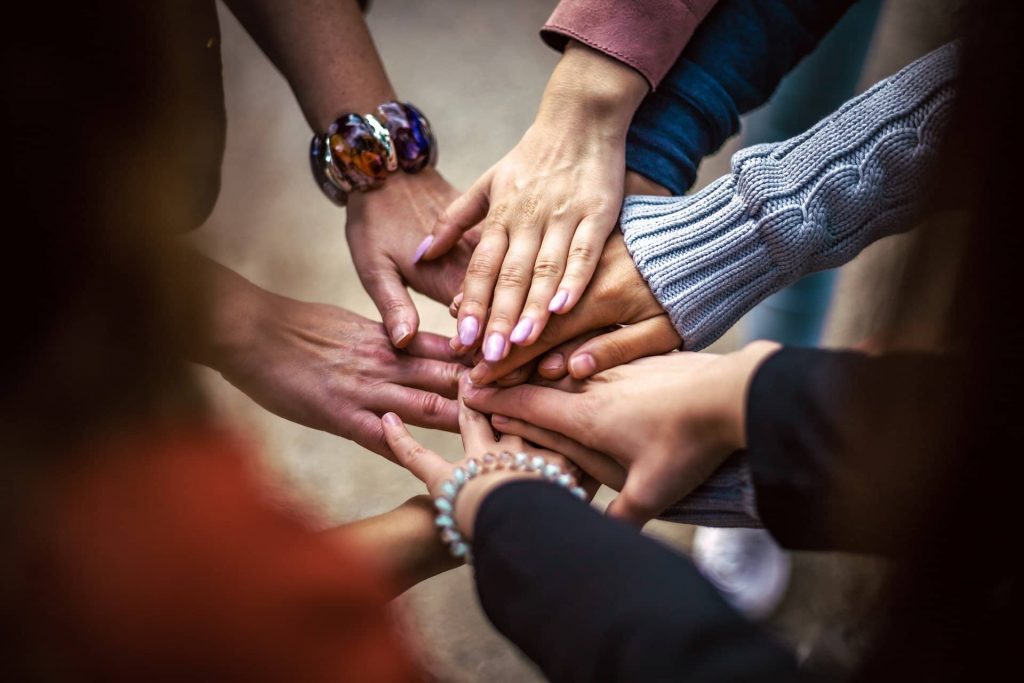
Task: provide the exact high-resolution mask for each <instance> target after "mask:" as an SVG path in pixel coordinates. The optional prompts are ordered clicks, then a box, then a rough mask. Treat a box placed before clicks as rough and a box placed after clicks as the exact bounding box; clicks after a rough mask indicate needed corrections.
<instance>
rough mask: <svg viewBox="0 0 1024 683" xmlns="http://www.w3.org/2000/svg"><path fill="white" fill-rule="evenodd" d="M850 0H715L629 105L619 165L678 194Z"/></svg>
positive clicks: (830, 26)
mask: <svg viewBox="0 0 1024 683" xmlns="http://www.w3.org/2000/svg"><path fill="white" fill-rule="evenodd" d="M851 4H852V0H767V1H766V0H721V1H720V2H719V3H718V4H717V5H716V7H715V9H714V10H713V11H712V12H711V13H710V14H709V15H708V17H707V18H706V19H705V20H704V22H703V23H702V24H701V26H700V28H699V29H698V30H697V32H696V33H695V34H694V37H693V40H692V41H690V44H689V45H687V47H686V49H685V50H684V51H683V53H682V54H681V55H680V57H679V59H678V60H677V61H676V63H675V64H674V65H673V66H672V68H671V70H670V71H669V72H668V74H667V75H666V76H665V78H664V80H663V81H662V83H661V87H659V88H658V90H657V91H655V92H653V93H651V94H650V95H649V96H648V97H647V99H646V100H645V101H644V103H643V104H642V105H641V107H640V108H639V110H638V111H637V115H636V117H635V119H634V120H633V123H632V126H631V127H630V132H629V144H628V147H627V153H626V164H627V166H628V168H629V169H630V170H632V171H635V172H637V173H640V174H642V175H643V176H645V177H646V178H648V179H650V180H652V181H654V182H656V183H658V184H659V185H662V186H664V187H667V188H668V189H669V190H671V191H672V193H673V194H683V193H684V192H685V191H686V190H688V189H689V187H690V185H692V184H693V181H694V179H695V178H696V174H697V167H698V165H699V164H700V161H701V159H703V158H704V157H705V156H707V155H708V154H711V153H712V152H714V151H715V150H717V149H718V148H719V147H720V146H721V145H722V143H723V142H725V140H727V139H728V138H729V137H731V136H732V135H733V134H735V133H736V131H737V130H738V129H739V117H740V115H741V114H745V113H746V112H748V111H751V110H752V109H754V108H756V107H758V106H760V105H761V104H763V103H764V102H766V101H767V100H768V98H769V97H770V96H771V94H772V92H774V90H775V88H776V87H777V86H778V84H779V81H781V80H782V78H783V76H785V75H786V74H787V73H788V72H789V71H790V70H791V69H792V68H793V67H794V66H795V65H796V64H797V62H798V61H799V60H800V59H801V58H803V57H804V56H805V55H806V54H808V53H809V52H810V51H811V50H812V49H813V48H814V47H815V45H817V43H818V41H819V40H820V39H821V38H822V37H823V36H824V35H825V34H826V33H827V32H828V31H829V30H830V29H831V28H832V26H834V25H835V23H836V22H837V21H839V19H840V17H841V16H842V15H843V13H844V12H845V11H846V9H847V8H848V7H849V6H850V5H851Z"/></svg>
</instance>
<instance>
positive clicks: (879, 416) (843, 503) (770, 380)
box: [745, 348, 998, 553]
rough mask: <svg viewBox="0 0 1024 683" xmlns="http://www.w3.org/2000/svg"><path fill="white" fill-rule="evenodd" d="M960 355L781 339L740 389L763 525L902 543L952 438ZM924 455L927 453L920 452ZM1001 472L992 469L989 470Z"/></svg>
mask: <svg viewBox="0 0 1024 683" xmlns="http://www.w3.org/2000/svg"><path fill="white" fill-rule="evenodd" d="M962 370H963V366H962V362H961V361H959V360H957V359H956V358H953V357H949V356H945V357H944V356H938V355H931V354H923V353H916V354H912V353H903V354H892V355H887V356H881V357H877V358H873V357H869V356H866V355H864V354H861V353H853V352H845V351H826V350H822V349H795V348H793V349H783V350H782V351H780V352H778V353H777V354H775V355H773V356H772V357H771V358H769V359H768V360H767V361H765V362H764V364H763V365H761V366H760V368H759V369H758V371H757V372H756V375H755V376H754V379H753V381H752V383H751V387H750V392H749V395H748V399H747V401H746V412H747V414H746V418H745V422H746V433H747V440H748V441H747V451H748V458H749V462H750V466H751V471H752V473H753V480H754V487H755V492H756V498H757V507H758V511H759V514H760V516H761V519H762V520H763V521H764V524H765V527H766V528H767V529H769V530H770V531H771V532H772V534H773V535H774V536H775V537H776V538H777V539H778V540H779V542H780V543H782V544H783V545H784V546H786V547H788V548H793V549H804V550H848V551H854V552H874V553H891V552H894V551H896V552H898V551H899V550H900V549H901V548H904V547H906V543H912V542H913V539H911V538H908V537H907V536H906V535H905V534H906V533H907V529H908V528H909V525H894V524H891V523H890V521H891V520H894V519H903V520H908V519H910V520H912V519H914V518H915V515H916V514H918V513H919V511H920V508H919V506H920V505H921V504H922V503H923V500H922V495H923V493H922V492H925V491H928V490H930V489H929V485H928V484H929V482H930V481H932V478H933V477H934V476H935V473H936V472H938V471H941V464H942V463H944V462H946V461H947V458H946V457H945V456H944V453H945V452H946V450H947V449H948V448H949V447H950V444H948V443H945V442H944V438H943V435H942V432H941V430H936V429H935V426H936V425H941V424H946V423H947V422H948V421H949V419H950V416H951V415H954V414H956V412H957V411H958V400H959V394H960V392H959V391H958V390H957V389H958V387H960V386H961V383H960V380H961V378H962ZM921 456H923V457H921ZM995 476H998V475H995Z"/></svg>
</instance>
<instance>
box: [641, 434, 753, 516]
mask: <svg viewBox="0 0 1024 683" xmlns="http://www.w3.org/2000/svg"><path fill="white" fill-rule="evenodd" d="M658 519H663V520H666V521H669V522H676V523H678V524H695V525H697V526H710V527H720V528H737V527H742V528H754V529H759V528H761V518H760V517H759V516H758V513H757V498H756V495H755V492H754V482H753V476H752V475H751V472H750V464H749V463H748V462H747V456H746V454H745V453H743V452H737V453H733V454H732V455H731V456H730V457H729V459H728V460H726V461H725V462H724V463H722V465H721V466H720V467H719V468H718V469H717V470H715V472H714V474H712V475H711V477H710V478H708V480H707V481H705V482H704V483H703V484H701V485H700V486H699V487H697V488H696V489H695V490H694V491H693V492H692V493H690V494H689V495H687V496H686V497H685V498H683V499H682V500H680V501H679V502H677V503H673V504H672V505H671V506H669V508H668V509H667V510H665V511H664V512H662V513H661V514H660V515H658Z"/></svg>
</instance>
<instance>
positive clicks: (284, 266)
mask: <svg viewBox="0 0 1024 683" xmlns="http://www.w3.org/2000/svg"><path fill="white" fill-rule="evenodd" d="M373 4H374V7H373V11H372V12H371V13H370V15H369V23H370V26H371V29H372V31H373V35H374V37H375V40H376V42H377V45H378V48H379V50H380V52H381V54H382V55H383V58H384V62H385V64H386V66H387V68H388V71H389V73H390V75H391V78H392V81H393V83H394V84H395V87H396V88H397V91H398V93H399V95H400V97H402V98H405V99H409V100H411V101H413V102H415V103H417V104H418V105H420V106H421V107H422V108H423V109H424V111H426V112H428V115H429V116H430V117H431V120H432V122H433V124H434V126H435V128H436V130H437V134H438V138H439V139H440V141H441V149H442V151H441V157H440V165H439V167H440V170H441V172H442V173H443V174H444V175H445V176H447V177H448V178H449V180H451V181H452V182H453V183H454V184H455V185H456V186H457V187H463V188H464V187H466V186H468V184H469V183H471V182H472V181H473V180H475V179H476V177H477V176H478V175H479V174H480V173H481V172H482V171H484V170H485V169H486V168H487V167H488V166H490V165H491V164H492V163H494V161H496V160H497V159H498V158H500V157H501V156H502V155H503V154H504V153H505V152H506V151H507V150H508V149H510V148H511V147H512V146H513V145H514V144H515V143H516V142H517V141H518V139H519V136H520V135H521V134H522V132H523V131H524V130H525V129H526V127H527V126H528V125H529V123H530V122H531V120H532V118H533V114H534V111H535V108H536V105H537V102H538V101H539V97H540V94H541V92H542V90H543V87H544V84H545V82H546V80H547V77H548V74H549V73H550V70H551V68H552V67H553V65H554V63H555V61H556V55H555V53H553V52H551V51H550V50H549V49H547V48H546V47H545V46H544V45H543V44H542V43H541V41H540V40H539V38H538V37H537V30H538V28H539V27H540V26H541V24H542V23H543V21H544V19H545V18H546V17H547V15H548V13H549V12H550V11H551V9H552V7H553V6H554V4H555V1H554V0H519V1H517V2H479V1H475V0H433V1H432V2H429V3H426V2H415V3H414V2H405V1H403V0H377V2H374V3H373ZM891 4H894V5H901V6H917V5H921V6H922V7H923V6H926V5H927V4H928V3H927V2H924V3H922V2H920V1H918V0H893V2H892V3H891ZM220 9H221V20H222V34H223V59H224V80H225V87H226V91H227V109H228V122H229V126H228V141H227V150H226V155H225V161H224V172H223V187H222V192H221V197H220V200H219V202H218V204H217V208H216V210H215V212H214V214H213V216H212V217H211V219H210V221H209V222H208V224H207V225H206V226H204V227H203V228H202V229H201V230H200V231H199V232H198V234H197V235H196V238H197V241H198V242H199V243H200V245H201V246H202V248H203V249H204V251H206V252H207V253H209V254H210V255H212V256H213V257H214V258H216V259H217V260H219V261H221V262H222V263H224V264H225V265H227V266H229V267H231V268H233V269H235V270H237V271H239V272H240V273H242V274H243V275H245V276H246V277H248V278H249V279H251V280H253V281H254V282H256V283H257V284H259V285H260V286H262V287H265V288H267V289H269V290H272V291H275V292H279V293H281V294H284V295H287V296H291V297H294V298H297V299H303V300H308V301H323V302H329V303H333V304H336V305H339V306H343V307H345V308H348V309H351V310H353V311H356V312H358V313H360V314H362V315H365V316H368V317H371V318H374V319H377V318H378V316H377V312H376V310H375V308H374V306H373V304H372V302H371V301H370V299H369V298H368V297H367V296H366V294H365V293H364V291H363V289H362V287H361V285H360V284H359V282H358V280H357V278H356V275H355V271H354V270H353V268H352V265H351V261H350V257H349V254H348V248H347V246H346V244H345V239H344V213H343V211H342V210H339V209H336V208H334V207H333V206H332V205H331V204H329V203H328V202H327V201H326V200H325V199H324V198H323V197H322V196H321V195H320V193H319V191H318V190H317V189H316V188H315V187H314V185H313V184H312V183H311V182H310V179H309V177H308V176H309V170H308V165H307V162H306V156H305V150H306V145H307V143H308V139H309V135H310V132H309V130H308V128H307V126H306V123H305V121H304V119H303V118H302V116H301V113H300V111H299V108H298V106H297V105H296V103H295V101H294V99H293V97H292V95H291V92H290V90H289V89H288V86H287V84H286V83H285V82H284V80H283V79H282V78H281V77H280V75H278V74H277V72H276V71H275V70H274V69H273V67H272V66H271V65H270V63H269V62H268V61H267V60H266V58H265V57H264V56H263V55H262V53H260V52H259V50H258V48H257V47H256V46H255V44H254V43H253V42H252V41H251V39H250V38H249V37H248V36H247V35H246V34H245V33H244V31H243V30H242V29H241V28H240V27H239V26H238V24H237V22H236V21H235V20H234V18H233V17H232V16H231V15H230V14H229V13H227V12H226V11H223V8H220ZM903 14H904V15H906V14H907V13H903ZM910 16H913V14H912V13H911V14H910ZM910 25H913V23H912V22H911V24H910ZM890 42H892V43H893V44H895V45H896V52H897V53H899V52H900V51H901V50H903V51H906V46H905V45H903V44H901V43H900V41H899V40H890ZM876 52H877V50H876ZM897 61H900V60H897ZM902 61H903V62H904V63H905V62H906V61H909V59H906V60H902ZM890 62H892V60H890ZM898 65H899V64H897V66H898ZM889 66H890V68H889V69H888V72H889V73H891V71H892V70H894V68H892V64H891V63H890V65H889ZM734 145H735V143H733V145H727V147H726V149H724V150H723V151H722V152H721V153H720V154H719V155H716V157H714V158H712V159H709V160H707V161H706V162H705V164H704V166H702V169H701V170H702V173H701V178H700V180H699V181H698V184H703V183H705V182H707V181H708V180H709V179H713V178H715V177H717V176H718V175H720V174H721V173H722V172H724V171H726V170H727V168H728V164H727V160H728V156H729V154H731V152H732V151H733V150H734ZM850 289H851V288H850V287H849V286H848V287H846V290H850ZM852 289H853V293H852V294H849V293H847V294H845V295H844V296H845V297H846V298H847V299H850V298H851V297H852V298H858V299H859V298H860V297H859V296H858V295H857V292H858V291H860V285H855V286H854V287H853V288H852ZM417 304H418V306H419V308H420V314H421V319H422V321H423V322H422V328H423V329H425V330H431V331H435V332H439V333H443V334H451V333H452V331H453V329H452V328H453V325H452V321H451V319H450V318H449V317H448V314H447V311H446V310H445V308H443V307H442V306H440V305H438V304H436V303H434V302H430V301H428V300H426V299H424V298H422V297H420V298H418V299H417ZM847 308H849V306H847ZM849 327H850V326H849V325H846V326H844V325H843V324H842V323H841V322H839V323H838V324H837V321H833V325H832V329H833V334H831V335H830V337H831V341H832V342H833V343H849V342H850V341H851V338H852V337H853V334H852V333H851V332H850V330H849ZM836 328H844V331H846V333H845V334H843V333H836ZM735 338H736V336H735V335H731V334H730V335H727V336H726V338H724V339H723V340H722V341H720V342H719V343H718V344H716V345H715V347H714V350H721V351H726V350H729V349H730V348H732V346H733V345H734V343H735V342H734V340H735ZM207 379H208V384H209V386H210V390H211V394H212V395H213V398H214V400H215V402H216V403H217V404H218V405H219V406H220V407H221V409H222V410H223V412H224V414H225V415H227V416H229V417H230V419H232V420H234V421H236V423H238V424H240V425H243V426H244V427H245V428H247V430H248V432H249V433H250V435H251V437H252V438H253V439H254V440H256V441H258V442H259V443H261V444H262V446H263V450H264V452H265V454H266V457H267V459H268V462H269V463H270V464H271V465H272V466H273V467H274V468H275V469H276V470H277V471H279V472H280V473H281V476H282V478H283V480H284V481H285V482H286V484H287V485H288V486H291V487H293V488H294V489H296V490H297V491H298V492H299V493H300V494H301V495H302V496H304V497H305V498H306V499H307V500H309V501H310V504H311V505H312V506H313V507H314V508H316V509H318V510H319V511H320V512H321V513H322V514H323V515H324V516H325V517H326V518H327V519H329V520H331V521H333V522H338V523H340V522H344V521H347V520H353V519H359V518H362V517H365V516H368V515H372V514H376V513H379V512H383V511H385V510H388V509H390V508H392V507H394V506H396V505H398V504H399V503H401V502H402V501H404V500H406V499H407V498H408V497H410V496H412V495H415V494H417V493H420V492H422V488H421V486H420V485H419V483H418V482H417V481H416V480H414V479H413V477H412V476H411V475H409V474H408V473H406V472H405V471H404V470H401V469H400V468H398V467H397V466H395V465H393V464H391V463H389V462H387V461H385V460H383V459H382V458H380V457H378V456H376V455H374V454H372V453H369V452H367V451H365V450H363V449H362V448H360V447H358V446H356V445H354V444H352V443H350V442H347V441H345V440H343V439H340V438H337V437H334V436H331V435H328V434H324V433H321V432H317V431H314V430H311V429H307V428H304V427H301V426H299V425H296V424H293V423H290V422H287V421H285V420H283V419H280V418H277V417H275V416H273V415H271V414H269V413H267V412H265V411H263V410H262V409H261V408H259V407H258V406H256V405H255V404H253V403H252V402H251V401H250V400H249V399H248V398H247V397H246V396H244V395H243V394H241V393H240V392H238V391H237V390H235V389H234V388H233V387H231V386H230V385H228V384H227V383H226V382H224V381H223V380H222V379H220V377H219V376H217V375H215V374H214V373H207ZM417 431H418V434H419V436H421V437H422V438H423V441H424V442H425V443H426V444H427V445H428V446H430V447H432V448H434V449H435V450H438V451H439V452H442V453H453V454H454V453H456V452H460V450H459V442H458V439H457V437H455V436H453V435H448V434H442V433H438V432H426V431H424V430H417ZM607 499H608V496H606V495H605V496H599V501H606V500H607ZM648 531H650V532H651V533H653V534H655V535H657V536H659V537H661V538H664V539H665V540H667V541H668V542H670V543H672V544H675V545H677V546H678V547H681V548H685V546H686V544H687V542H688V540H689V537H690V529H688V528H686V527H680V526H675V525H667V524H658V523H654V524H652V525H650V526H649V527H648ZM849 568H850V562H849V561H848V560H846V559H843V558H841V557H839V558H837V557H834V556H822V557H817V556H816V557H813V558H802V559H801V558H798V564H797V568H796V572H797V573H796V574H795V576H794V579H795V580H794V584H795V585H796V586H797V588H796V590H795V591H794V592H793V593H792V594H791V596H790V598H789V599H788V600H787V605H788V608H787V609H786V610H785V611H784V613H783V614H782V615H781V617H780V618H779V619H778V620H777V622H776V625H777V627H778V628H779V629H780V631H781V632H783V633H785V634H786V635H788V636H789V638H790V640H792V641H793V642H794V644H797V645H799V646H800V647H801V649H802V650H804V651H805V652H806V650H807V648H809V647H811V645H812V644H813V641H814V640H815V639H818V638H819V636H820V634H821V633H822V632H823V631H822V629H824V628H825V625H826V624H828V623H830V622H834V621H835V619H836V614H837V613H839V612H841V611H842V607H843V606H844V605H850V604H852V603H855V602H856V601H857V600H860V598H861V590H860V589H859V588H858V586H860V583H862V582H859V581H858V580H856V575H857V574H856V570H853V573H852V574H851V571H850V570H849ZM851 576H853V577H854V578H852V579H851ZM851 585H852V586H853V588H851ZM837 596H838V597H837ZM398 603H399V606H400V608H401V609H402V610H403V612H404V614H406V615H407V622H408V628H409V630H410V632H411V633H414V634H415V635H414V636H413V637H414V639H416V640H418V641H419V642H420V644H421V646H422V651H423V653H424V658H425V661H426V662H427V666H428V667H429V668H430V669H431V670H432V671H433V672H434V674H435V675H436V676H437V677H438V678H439V679H440V680H443V681H483V680H490V681H533V680H541V679H540V676H539V675H538V674H537V673H536V671H535V670H534V669H533V668H532V667H531V665H530V664H529V663H528V662H526V661H525V660H524V659H523V658H522V656H521V655H519V654H518V652H516V651H515V649H514V648H513V647H511V646H510V645H509V644H507V643H506V642H505V641H504V639H503V638H502V637H501V636H500V635H498V634H497V633H496V632H495V631H494V630H493V629H492V628H491V627H490V625H489V624H488V622H487V621H486V619H485V617H484V616H483V614H482V613H481V612H480V610H479V607H478V605H477V602H476V598H475V596H474V595H473V591H472V584H471V577H470V574H469V572H468V570H466V569H465V568H463V569H460V570H456V571H453V572H449V573H448V574H445V575H443V576H440V577H436V578H435V579H432V580H430V581H428V582H425V583H424V584H422V585H420V586H417V587H416V588H414V589H412V590H411V591H409V592H408V593H407V594H406V595H404V596H403V597H402V598H400V599H399V601H398ZM822 605H826V607H825V608H823V607H822ZM833 631H834V629H833ZM826 637H828V636H827V635H826ZM843 637H845V636H843Z"/></svg>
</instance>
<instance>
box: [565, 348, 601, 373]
mask: <svg viewBox="0 0 1024 683" xmlns="http://www.w3.org/2000/svg"><path fill="white" fill-rule="evenodd" d="M596 369H597V362H596V361H595V360H594V357H593V356H592V355H590V354H589V353H581V354H580V355H578V356H573V357H572V358H570V359H569V373H570V374H571V375H572V376H573V377H575V378H576V379H583V378H584V377H589V376H590V375H591V374H593V372H594V370H596Z"/></svg>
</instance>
